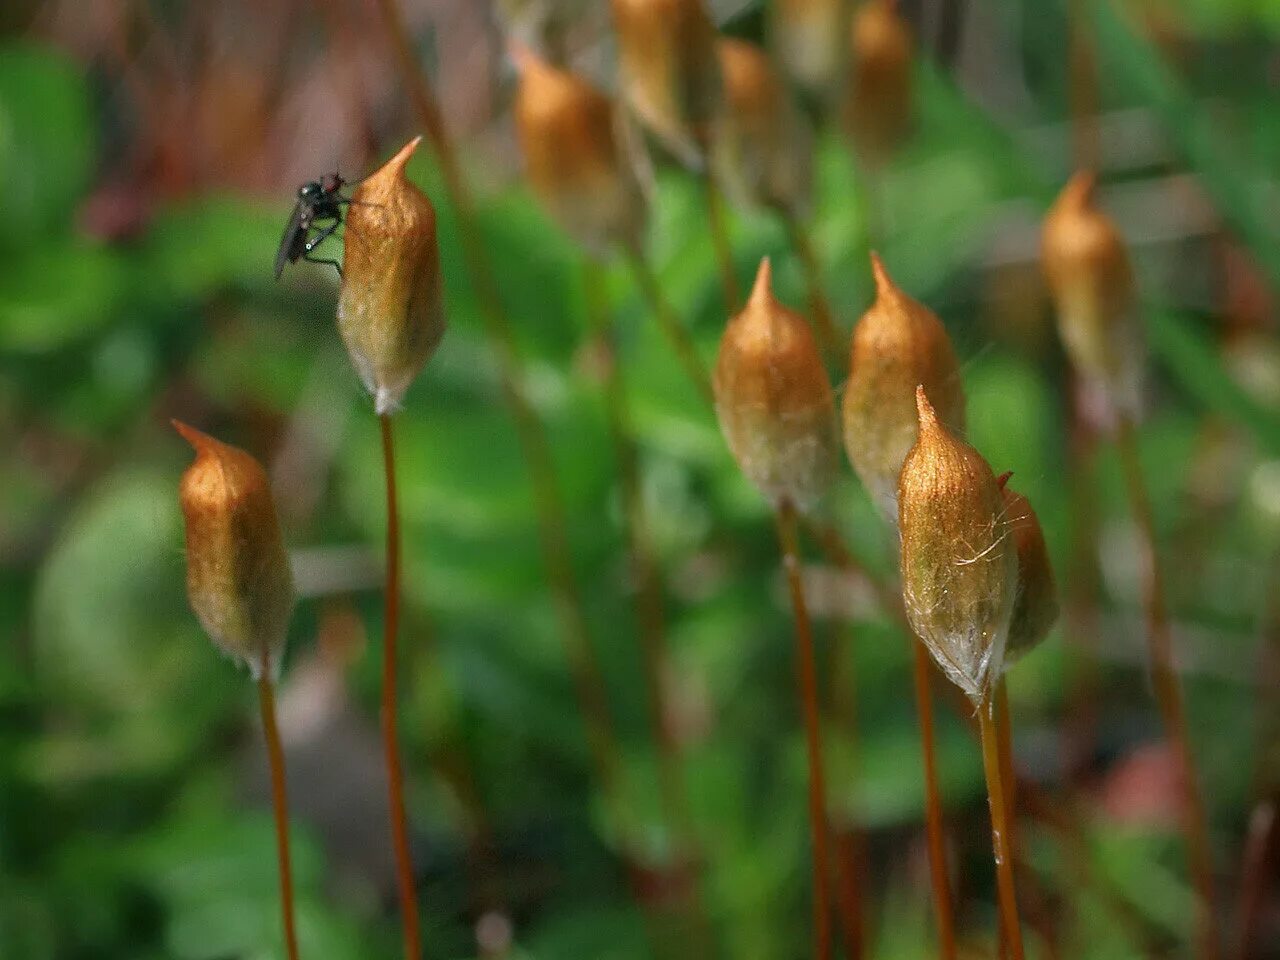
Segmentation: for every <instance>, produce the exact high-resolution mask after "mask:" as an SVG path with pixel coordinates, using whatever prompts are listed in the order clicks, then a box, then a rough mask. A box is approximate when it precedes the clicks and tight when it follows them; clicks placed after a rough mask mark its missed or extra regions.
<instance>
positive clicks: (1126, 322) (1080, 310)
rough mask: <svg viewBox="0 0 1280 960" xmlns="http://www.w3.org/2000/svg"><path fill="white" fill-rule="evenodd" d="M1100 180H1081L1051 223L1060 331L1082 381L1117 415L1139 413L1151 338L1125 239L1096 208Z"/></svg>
mask: <svg viewBox="0 0 1280 960" xmlns="http://www.w3.org/2000/svg"><path fill="white" fill-rule="evenodd" d="M1095 184H1096V180H1095V177H1094V175H1093V174H1092V173H1090V172H1087V171H1081V172H1079V173H1076V174H1075V175H1074V176H1073V177H1072V178H1071V179H1070V180H1069V181H1068V182H1067V185H1066V186H1065V187H1064V188H1063V190H1062V193H1061V194H1059V196H1058V199H1057V200H1056V201H1055V202H1054V205H1053V207H1052V208H1051V209H1050V210H1049V213H1048V214H1047V215H1046V216H1045V218H1044V236H1043V248H1042V251H1041V256H1042V260H1043V264H1044V271H1045V276H1046V277H1047V279H1048V281H1049V288H1050V291H1051V293H1052V294H1053V299H1054V305H1055V307H1056V308H1057V313H1058V332H1059V334H1060V336H1061V337H1062V343H1063V345H1064V346H1065V347H1066V350H1067V354H1068V356H1069V357H1070V358H1071V362H1072V363H1073V364H1074V365H1075V367H1076V369H1077V370H1078V371H1079V373H1080V375H1081V376H1082V377H1083V378H1084V379H1085V380H1086V381H1088V382H1089V383H1091V384H1093V385H1094V386H1096V387H1097V388H1099V389H1100V390H1101V392H1102V394H1103V396H1104V397H1105V398H1106V400H1107V402H1108V403H1109V404H1110V405H1111V406H1112V407H1113V409H1114V410H1115V411H1116V412H1120V413H1127V414H1130V415H1132V414H1135V413H1136V412H1137V408H1138V400H1139V396H1140V393H1141V382H1142V365H1143V338H1142V329H1141V324H1140V321H1139V317H1138V315H1137V311H1136V309H1135V304H1134V284H1133V270H1132V268H1131V266H1130V264H1129V254H1128V251H1127V250H1126V248H1125V243H1124V239H1123V238H1122V237H1121V236H1120V231H1119V230H1117V229H1116V226H1115V224H1114V223H1113V222H1112V221H1111V218H1110V217H1108V216H1107V215H1106V214H1105V213H1103V212H1102V211H1101V210H1100V209H1098V207H1097V206H1096V204H1095V202H1094V200H1095Z"/></svg>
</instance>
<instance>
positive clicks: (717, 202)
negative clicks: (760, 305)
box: [702, 154, 742, 314]
mask: <svg viewBox="0 0 1280 960" xmlns="http://www.w3.org/2000/svg"><path fill="white" fill-rule="evenodd" d="M707 156H709V154H707ZM702 187H703V193H704V194H705V195H706V198H707V227H708V229H709V230H710V231H711V243H712V244H713V245H714V247H715V251H716V266H717V267H718V268H719V270H720V294H721V296H722V297H723V298H724V310H725V313H726V314H733V313H735V312H736V311H737V309H738V307H740V306H741V305H742V290H741V288H740V287H739V286H738V274H737V271H735V270H734V268H733V245H732V244H731V243H730V242H729V227H728V224H727V223H726V222H725V215H724V197H723V196H722V195H721V193H720V184H719V183H718V182H717V181H716V177H715V174H714V173H712V171H711V162H710V160H709V159H708V161H707V166H706V170H705V171H704V173H703V179H702Z"/></svg>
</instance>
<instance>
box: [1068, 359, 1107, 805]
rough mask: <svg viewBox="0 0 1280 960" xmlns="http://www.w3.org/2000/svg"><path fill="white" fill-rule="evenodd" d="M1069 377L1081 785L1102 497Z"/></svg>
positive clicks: (1073, 644)
mask: <svg viewBox="0 0 1280 960" xmlns="http://www.w3.org/2000/svg"><path fill="white" fill-rule="evenodd" d="M1067 379H1068V388H1067V397H1068V399H1067V404H1066V406H1067V410H1066V417H1067V419H1068V421H1069V424H1070V425H1069V427H1068V443H1067V451H1066V459H1067V470H1066V473H1067V497H1068V502H1069V504H1070V513H1071V531H1072V536H1071V548H1070V553H1069V555H1068V561H1067V562H1068V567H1067V576H1066V578H1065V580H1066V589H1065V592H1064V597H1063V611H1062V621H1063V632H1064V639H1065V640H1066V641H1067V644H1068V646H1069V647H1070V649H1072V650H1073V651H1075V652H1076V656H1075V658H1074V661H1075V669H1074V670H1073V671H1072V676H1071V680H1070V689H1069V692H1068V702H1069V704H1070V710H1069V711H1068V722H1067V723H1066V724H1065V725H1064V730H1063V734H1062V736H1063V740H1064V744H1063V753H1064V755H1065V756H1066V769H1067V779H1068V780H1069V781H1070V782H1071V783H1072V784H1073V785H1074V786H1075V787H1077V788H1082V787H1083V786H1084V784H1083V783H1081V780H1082V778H1083V776H1084V775H1085V774H1086V773H1087V770H1088V766H1089V759H1090V757H1091V755H1092V753H1093V747H1094V743H1095V741H1096V739H1097V735H1096V734H1097V725H1098V707H1097V699H1098V697H1097V686H1098V662H1097V649H1096V648H1097V637H1098V632H1099V631H1098V622H1097V621H1098V617H1097V609H1098V603H1097V598H1098V574H1097V557H1098V502H1097V500H1098V498H1097V494H1096V492H1095V490H1094V489H1093V486H1094V485H1093V483H1092V481H1091V478H1090V473H1091V469H1092V465H1093V461H1094V457H1095V452H1096V450H1097V437H1096V435H1095V432H1094V430H1093V429H1092V428H1091V427H1090V425H1089V423H1088V416H1087V414H1086V412H1085V410H1084V400H1083V396H1082V393H1081V387H1080V378H1079V377H1078V376H1077V375H1076V373H1075V371H1074V370H1072V369H1071V368H1068V369H1067Z"/></svg>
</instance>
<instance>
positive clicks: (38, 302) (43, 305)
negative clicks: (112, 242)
mask: <svg viewBox="0 0 1280 960" xmlns="http://www.w3.org/2000/svg"><path fill="white" fill-rule="evenodd" d="M126 276H127V273H126V270H125V263H124V261H123V260H122V258H121V257H120V256H118V255H117V254H114V253H112V252H111V251H109V250H105V249H101V248H96V247H88V246H84V245H82V244H73V243H55V244H51V245H45V246H39V247H34V248H31V249H29V250H25V251H23V252H21V253H14V254H11V255H8V256H7V257H6V263H5V267H4V270H3V271H0V350H10V351H14V352H15V353H23V354H37V353H49V352H52V351H55V350H59V349H62V348H64V347H67V346H69V345H71V344H74V343H76V342H78V341H81V340H83V339H84V338H86V337H88V336H89V335H91V334H93V333H95V332H97V331H98V330H100V329H101V328H103V327H104V326H106V325H107V324H108V323H110V322H111V321H112V320H113V319H114V318H115V317H116V311H117V309H118V307H119V304H120V300H121V297H122V295H123V292H124V290H125V278H126Z"/></svg>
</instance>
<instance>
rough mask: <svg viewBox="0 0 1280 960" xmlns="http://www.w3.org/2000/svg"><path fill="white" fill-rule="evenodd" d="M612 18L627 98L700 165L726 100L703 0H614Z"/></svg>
mask: <svg viewBox="0 0 1280 960" xmlns="http://www.w3.org/2000/svg"><path fill="white" fill-rule="evenodd" d="M613 21H614V25H615V28H616V30H617V34H618V54H619V66H620V69H621V74H622V90H623V95H624V97H625V98H626V100H627V102H628V103H629V104H630V105H631V108H632V109H633V110H634V111H635V112H636V114H637V115H638V116H639V118H640V120H641V122H642V123H644V125H645V126H646V127H648V128H649V130H650V131H651V132H652V133H653V134H654V136H656V137H657V138H658V139H659V140H661V141H662V143H663V145H664V146H666V148H667V149H668V150H670V151H671V152H672V153H673V154H675V156H676V157H677V158H678V159H679V160H680V161H681V162H682V163H684V164H686V165H688V166H691V167H698V166H701V165H702V163H703V162H704V155H705V150H706V144H707V141H708V139H709V137H710V135H711V122H712V120H713V119H714V117H715V115H716V113H717V112H719V109H720V100H721V83H720V65H719V62H718V61H717V59H716V51H715V38H716V29H715V25H714V24H713V23H712V22H711V18H710V17H709V16H708V15H707V11H706V10H705V9H704V7H703V5H702V0H613Z"/></svg>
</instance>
